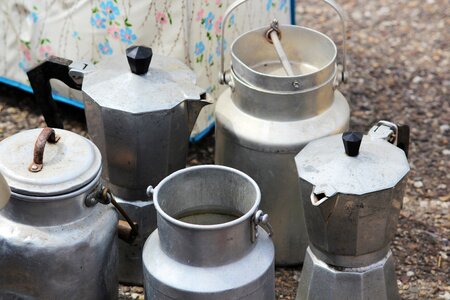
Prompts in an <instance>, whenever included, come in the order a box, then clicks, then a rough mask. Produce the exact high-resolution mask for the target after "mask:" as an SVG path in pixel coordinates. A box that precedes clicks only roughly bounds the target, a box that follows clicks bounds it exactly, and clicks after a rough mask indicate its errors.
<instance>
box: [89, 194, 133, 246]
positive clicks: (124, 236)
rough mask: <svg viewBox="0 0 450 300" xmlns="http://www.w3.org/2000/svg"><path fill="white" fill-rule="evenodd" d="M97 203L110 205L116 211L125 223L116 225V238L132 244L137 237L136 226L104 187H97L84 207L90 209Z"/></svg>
mask: <svg viewBox="0 0 450 300" xmlns="http://www.w3.org/2000/svg"><path fill="white" fill-rule="evenodd" d="M98 202H100V203H102V204H105V205H108V204H110V203H111V204H112V205H113V206H114V207H115V208H116V209H117V211H118V212H119V213H120V214H121V215H122V217H123V218H124V219H125V221H123V220H119V222H118V224H117V233H118V236H119V238H120V239H121V240H123V241H125V242H127V243H129V244H131V243H133V242H134V240H135V239H136V237H137V236H138V235H139V228H138V224H137V223H136V222H133V221H132V220H131V218H130V217H129V216H128V214H127V212H126V211H125V210H124V209H123V207H122V206H120V204H119V203H117V201H116V199H115V198H114V195H113V194H112V193H111V191H110V190H109V189H108V188H106V187H104V186H99V188H98V189H96V190H95V191H94V192H93V193H91V194H90V195H88V196H87V198H86V200H85V205H86V206H88V207H91V206H94V205H96V204H97V203H98Z"/></svg>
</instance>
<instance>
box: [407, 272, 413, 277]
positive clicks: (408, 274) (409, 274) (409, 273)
mask: <svg viewBox="0 0 450 300" xmlns="http://www.w3.org/2000/svg"><path fill="white" fill-rule="evenodd" d="M406 276H408V277H411V276H414V272H413V271H408V272H406Z"/></svg>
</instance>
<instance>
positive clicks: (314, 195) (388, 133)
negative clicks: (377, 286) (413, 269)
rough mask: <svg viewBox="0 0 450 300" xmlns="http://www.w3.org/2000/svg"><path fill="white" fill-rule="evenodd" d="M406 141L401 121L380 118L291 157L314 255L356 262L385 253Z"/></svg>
mask: <svg viewBox="0 0 450 300" xmlns="http://www.w3.org/2000/svg"><path fill="white" fill-rule="evenodd" d="M408 143H409V128H408V127H407V126H397V125H395V124H393V123H390V122H386V121H380V122H379V123H378V124H377V125H375V126H374V127H372V129H371V130H370V132H369V134H368V135H364V136H363V135H362V134H360V133H346V134H344V135H341V134H340V135H334V136H330V137H325V138H322V139H319V140H316V141H313V142H311V143H310V144H308V145H307V146H306V147H305V148H304V149H303V150H302V151H301V152H300V153H299V154H298V155H297V156H296V157H295V163H296V166H297V171H298V176H299V180H300V189H301V194H302V198H301V199H302V201H303V208H304V212H305V220H306V226H307V229H308V235H309V240H310V247H311V250H312V252H313V253H314V255H315V256H317V257H318V258H319V259H320V260H322V261H324V262H325V263H327V264H329V265H333V266H341V267H362V266H368V265H370V264H372V263H374V262H376V261H379V260H381V259H382V258H383V257H385V256H386V255H387V253H388V251H389V245H390V242H391V241H392V239H393V237H394V235H395V232H396V227H397V222H398V218H399V213H400V209H401V207H402V203H403V196H404V190H405V184H406V177H407V176H406V175H407V174H408V172H409V164H408V160H407V145H408ZM396 145H397V146H396Z"/></svg>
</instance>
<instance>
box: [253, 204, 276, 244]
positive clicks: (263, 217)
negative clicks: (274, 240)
mask: <svg viewBox="0 0 450 300" xmlns="http://www.w3.org/2000/svg"><path fill="white" fill-rule="evenodd" d="M252 222H253V226H252V243H254V242H255V241H256V239H257V238H258V226H261V227H262V228H264V230H265V231H266V232H267V233H268V234H269V236H273V229H272V225H270V223H269V215H268V214H265V213H264V212H263V211H262V210H258V211H257V212H256V213H255V216H254V217H253V220H252Z"/></svg>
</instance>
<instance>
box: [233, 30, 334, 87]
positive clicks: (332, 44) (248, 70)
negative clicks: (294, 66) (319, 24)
mask: <svg viewBox="0 0 450 300" xmlns="http://www.w3.org/2000/svg"><path fill="white" fill-rule="evenodd" d="M282 27H291V28H293V27H295V28H296V29H301V30H305V31H309V32H310V33H314V34H317V35H319V36H321V37H323V38H324V39H325V40H327V41H328V42H329V43H330V45H331V46H332V47H333V49H334V55H333V57H332V58H331V60H330V61H329V62H328V63H327V64H325V65H324V66H323V67H321V68H318V69H317V70H316V71H314V72H309V73H305V74H301V75H296V76H279V75H271V74H270V75H269V74H266V73H261V72H258V71H256V70H254V69H252V68H250V67H249V66H248V65H247V64H245V63H244V62H243V61H242V60H241V59H239V58H238V57H237V55H236V54H235V51H233V50H234V48H235V47H236V43H237V42H238V41H239V39H241V38H243V37H244V36H245V35H248V34H251V33H254V32H256V31H259V30H262V29H266V28H267V26H263V27H260V28H257V29H254V30H251V31H248V32H246V33H244V34H242V35H240V36H239V37H238V38H236V39H235V40H234V41H233V44H232V45H231V48H230V49H231V50H230V52H231V58H232V64H233V62H237V63H239V64H240V65H241V67H242V68H243V69H245V70H246V72H249V73H252V74H254V75H255V76H260V77H263V78H270V79H272V80H274V79H275V80H276V79H278V80H287V81H292V80H304V79H305V78H308V77H310V76H314V75H316V74H319V73H320V72H322V71H323V70H325V69H327V68H329V67H330V66H331V65H333V64H335V63H336V59H337V54H338V49H337V46H336V44H335V43H334V41H333V40H332V39H331V38H330V37H328V36H327V35H326V34H324V33H322V32H320V31H317V30H315V29H312V28H309V27H304V26H299V25H284V24H283V25H280V28H281V29H282Z"/></svg>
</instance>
